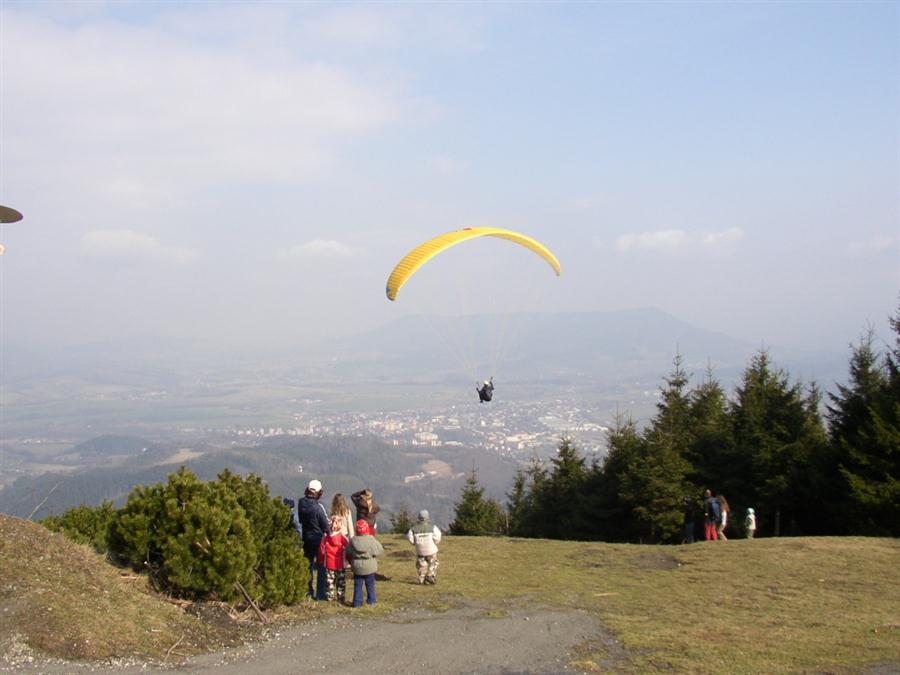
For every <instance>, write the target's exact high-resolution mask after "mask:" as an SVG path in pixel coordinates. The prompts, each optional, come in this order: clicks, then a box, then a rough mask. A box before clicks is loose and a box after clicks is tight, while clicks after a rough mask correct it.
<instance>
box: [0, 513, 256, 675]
mask: <svg viewBox="0 0 900 675" xmlns="http://www.w3.org/2000/svg"><path fill="white" fill-rule="evenodd" d="M205 609H206V613H207V614H208V615H211V616H207V617H206V619H205V620H201V619H199V618H198V617H196V616H193V615H192V614H190V613H189V612H186V611H185V608H184V607H183V606H177V605H175V604H172V603H170V602H167V601H166V600H165V599H164V598H162V597H161V596H159V595H157V594H154V593H151V592H150V591H148V589H147V579H146V577H144V576H135V575H132V574H130V573H128V572H126V571H124V570H120V569H118V568H116V567H114V566H112V565H110V564H109V563H107V562H106V561H105V560H104V559H103V558H102V557H100V556H98V555H97V554H96V553H94V551H93V550H91V549H90V548H89V547H87V546H82V545H79V544H75V543H72V542H71V541H69V540H68V539H66V538H65V537H63V536H62V535H60V534H55V533H52V532H50V531H48V530H47V529H45V528H44V527H43V526H41V525H38V524H37V523H33V522H30V521H25V520H21V519H18V518H12V517H9V516H5V515H2V514H0V617H2V620H0V656H2V655H5V656H7V658H9V655H10V654H18V655H20V656H23V657H24V656H27V652H28V651H29V650H36V651H37V652H39V653H41V654H44V655H50V656H53V657H57V658H63V659H73V660H97V659H112V658H135V659H152V660H164V659H166V658H170V659H172V660H178V659H179V658H180V657H182V656H185V655H190V654H195V653H198V652H202V651H206V650H208V649H209V648H210V647H215V646H219V645H226V644H235V643H236V642H237V641H239V640H240V639H241V637H240V631H239V630H236V628H237V626H236V625H233V624H235V623H236V622H234V621H232V620H231V619H230V617H229V616H228V610H227V608H224V607H221V606H219V607H216V606H213V605H210V606H208V607H206V608H205ZM212 615H218V616H217V618H215V619H213V618H212ZM176 645H177V646H176Z"/></svg>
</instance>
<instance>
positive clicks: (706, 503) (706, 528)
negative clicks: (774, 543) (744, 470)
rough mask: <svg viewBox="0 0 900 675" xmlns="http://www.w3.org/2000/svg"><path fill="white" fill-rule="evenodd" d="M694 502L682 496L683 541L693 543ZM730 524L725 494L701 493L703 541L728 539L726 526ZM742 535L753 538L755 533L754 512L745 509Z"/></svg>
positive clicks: (729, 508) (729, 511)
mask: <svg viewBox="0 0 900 675" xmlns="http://www.w3.org/2000/svg"><path fill="white" fill-rule="evenodd" d="M694 504H695V502H694V501H693V500H692V499H691V498H690V497H685V498H684V543H686V544H693V543H694V526H695V520H696V516H697V512H696V511H695V506H694ZM730 524H731V506H729V504H728V500H727V499H725V495H723V494H718V495H713V494H712V491H711V490H706V491H705V492H704V493H703V539H704V540H705V541H728V537H727V535H726V534H725V530H726V528H728V526H729V525H730ZM743 529H744V536H745V537H746V538H747V539H753V537H754V536H755V535H756V513H755V512H754V510H753V509H752V508H748V509H747V515H746V517H745V518H744V528H743Z"/></svg>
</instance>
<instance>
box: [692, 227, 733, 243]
mask: <svg viewBox="0 0 900 675" xmlns="http://www.w3.org/2000/svg"><path fill="white" fill-rule="evenodd" d="M743 238H744V231H743V230H742V229H741V228H739V227H730V228H728V229H727V230H722V231H721V232H708V233H706V234H704V235H703V236H702V238H701V241H702V242H703V245H704V246H713V247H722V246H729V245H731V244H734V243H735V242H738V241H740V240H741V239H743Z"/></svg>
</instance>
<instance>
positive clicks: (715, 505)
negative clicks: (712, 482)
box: [703, 490, 719, 541]
mask: <svg viewBox="0 0 900 675" xmlns="http://www.w3.org/2000/svg"><path fill="white" fill-rule="evenodd" d="M718 523H719V502H718V501H716V498H715V497H713V496H712V491H710V490H707V491H706V492H704V493H703V538H704V539H706V541H710V540H713V541H718V539H719V534H718V532H716V526H717V525H718Z"/></svg>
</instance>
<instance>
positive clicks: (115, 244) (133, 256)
mask: <svg viewBox="0 0 900 675" xmlns="http://www.w3.org/2000/svg"><path fill="white" fill-rule="evenodd" d="M81 250H82V251H83V252H84V254H85V255H87V256H89V257H91V258H96V259H100V260H120V261H141V260H145V261H168V262H173V263H179V264H184V263H188V262H191V261H192V260H195V259H196V258H197V254H196V253H194V252H193V251H191V250H190V249H186V248H181V247H178V246H164V245H162V244H160V243H159V242H158V241H157V240H156V239H154V238H153V237H151V236H150V235H147V234H141V233H140V232H133V231H131V230H94V231H93V232H88V233H86V234H85V235H84V236H83V237H82V238H81Z"/></svg>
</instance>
